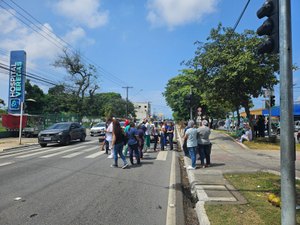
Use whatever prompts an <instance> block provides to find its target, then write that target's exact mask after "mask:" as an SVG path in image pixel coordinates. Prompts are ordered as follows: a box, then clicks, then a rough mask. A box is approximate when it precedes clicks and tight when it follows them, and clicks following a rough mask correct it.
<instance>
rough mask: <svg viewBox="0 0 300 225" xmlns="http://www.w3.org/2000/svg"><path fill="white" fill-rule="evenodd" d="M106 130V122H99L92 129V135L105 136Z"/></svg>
mask: <svg viewBox="0 0 300 225" xmlns="http://www.w3.org/2000/svg"><path fill="white" fill-rule="evenodd" d="M105 130H106V124H105V123H104V122H101V123H97V124H96V125H94V126H93V127H92V128H91V130H90V135H91V136H104V135H105Z"/></svg>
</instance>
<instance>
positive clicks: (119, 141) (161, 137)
mask: <svg viewBox="0 0 300 225" xmlns="http://www.w3.org/2000/svg"><path fill="white" fill-rule="evenodd" d="M124 126H125V127H124V128H122V127H121V125H120V122H119V121H118V120H117V119H108V120H107V123H106V133H105V141H104V144H103V146H102V150H105V151H106V152H105V153H106V154H108V152H109V150H111V154H110V155H109V156H108V158H112V159H114V163H113V164H112V165H111V167H118V155H119V156H120V158H121V159H122V161H123V166H122V168H123V169H125V168H127V167H128V166H129V164H128V162H127V160H126V156H127V154H128V152H129V159H130V163H131V165H134V164H135V163H136V164H138V165H139V164H141V159H143V153H144V152H146V151H147V150H148V149H150V140H151V137H152V139H153V142H154V149H153V150H154V151H157V145H158V141H160V145H161V148H160V150H162V151H163V150H164V149H165V147H166V146H167V142H169V144H170V150H173V137H174V124H173V122H170V123H167V122H166V121H163V122H160V123H159V124H158V122H152V121H149V120H148V119H144V120H143V121H142V123H140V124H138V125H137V126H136V123H135V122H133V121H130V120H126V121H125V124H124ZM134 157H135V160H136V162H134Z"/></svg>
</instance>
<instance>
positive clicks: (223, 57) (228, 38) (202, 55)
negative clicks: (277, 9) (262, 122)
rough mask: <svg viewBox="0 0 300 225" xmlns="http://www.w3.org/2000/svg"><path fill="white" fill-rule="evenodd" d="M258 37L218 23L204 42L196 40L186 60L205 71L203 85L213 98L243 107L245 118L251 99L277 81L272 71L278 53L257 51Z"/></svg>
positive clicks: (276, 62) (275, 68) (276, 66)
mask: <svg viewBox="0 0 300 225" xmlns="http://www.w3.org/2000/svg"><path fill="white" fill-rule="evenodd" d="M260 41H261V39H260V38H258V37H257V35H256V34H255V33H254V32H253V31H244V32H243V33H242V34H238V33H236V32H233V30H232V29H230V28H224V27H222V25H221V24H219V26H218V27H217V28H216V29H212V30H211V33H210V36H209V37H208V42H207V43H199V44H198V48H197V51H196V56H195V58H194V59H193V60H192V61H191V62H190V63H191V65H193V66H195V65H196V67H197V68H198V69H199V70H203V71H204V73H206V74H207V76H208V77H209V79H208V80H207V83H206V87H207V90H209V92H210V94H211V95H212V96H213V97H214V98H216V99H218V101H220V102H222V103H224V104H229V105H232V106H233V107H234V108H236V109H237V110H238V109H239V108H240V106H242V107H244V108H245V111H246V113H247V117H248V118H250V107H251V106H252V101H251V99H252V98H253V97H258V96H260V95H261V94H263V89H265V88H268V89H269V88H273V86H274V85H275V84H277V83H278V80H277V78H276V75H275V74H274V73H275V72H277V71H278V68H279V65H278V56H277V55H259V54H258V53H257V46H258V45H259V43H260Z"/></svg>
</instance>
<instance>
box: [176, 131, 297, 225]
mask: <svg viewBox="0 0 300 225" xmlns="http://www.w3.org/2000/svg"><path fill="white" fill-rule="evenodd" d="M181 137H182V135H181ZM178 139H179V143H180V144H181V146H182V139H181V138H180V137H178ZM210 139H211V142H212V144H213V145H212V153H211V167H208V168H199V167H198V168H197V169H196V170H187V174H188V177H189V182H190V185H191V191H192V193H193V194H194V195H195V196H196V197H197V199H198V202H197V204H196V212H197V214H198V219H199V223H200V224H201V225H207V224H210V222H209V218H208V217H207V215H206V213H205V208H204V204H219V203H222V204H244V203H246V200H245V199H244V197H243V196H242V195H241V194H240V193H239V192H238V191H236V190H235V189H234V187H233V186H232V185H230V184H229V183H228V182H227V181H226V180H225V179H224V177H223V174H224V173H244V172H257V171H266V172H271V173H275V174H278V175H279V174H280V151H272V150H251V149H248V148H247V147H246V146H244V145H243V144H240V143H237V142H236V141H235V140H234V139H232V138H231V137H229V136H228V135H226V134H223V133H220V132H216V131H212V133H211V136H210ZM184 158H185V159H184V161H185V165H186V167H187V166H188V165H191V161H190V159H189V158H188V157H184ZM296 158H297V159H299V158H300V156H299V154H297V156H296ZM197 165H200V161H197ZM299 168H300V163H299V162H298V161H297V160H296V176H297V177H300V172H299Z"/></svg>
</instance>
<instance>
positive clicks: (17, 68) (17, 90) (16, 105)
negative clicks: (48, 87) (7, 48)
mask: <svg viewBox="0 0 300 225" xmlns="http://www.w3.org/2000/svg"><path fill="white" fill-rule="evenodd" d="M25 74H26V52H25V51H23V50H20V51H11V52H10V71H9V89H8V113H12V114H20V111H21V102H24V97H25V79H26V78H25Z"/></svg>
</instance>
